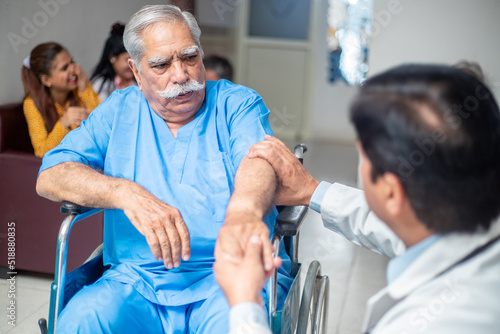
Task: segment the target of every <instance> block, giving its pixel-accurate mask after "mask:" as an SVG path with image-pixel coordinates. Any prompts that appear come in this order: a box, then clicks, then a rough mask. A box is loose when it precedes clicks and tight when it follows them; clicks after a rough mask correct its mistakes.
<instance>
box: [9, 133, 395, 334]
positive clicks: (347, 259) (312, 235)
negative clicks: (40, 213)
mask: <svg viewBox="0 0 500 334" xmlns="http://www.w3.org/2000/svg"><path fill="white" fill-rule="evenodd" d="M308 147H309V151H308V153H306V158H305V165H306V167H307V169H308V170H309V171H310V172H311V174H312V175H313V176H315V177H316V178H317V179H319V180H326V181H330V182H334V181H336V182H341V183H344V184H347V185H351V186H354V185H355V184H356V174H357V173H356V170H357V153H356V151H355V148H354V145H332V144H319V143H316V144H309V145H308ZM300 238H301V239H300V261H301V262H302V263H303V265H305V266H307V265H308V264H309V263H310V262H311V261H312V259H317V260H319V261H320V262H321V266H322V274H323V275H328V276H329V278H330V306H329V312H328V317H327V320H328V330H327V333H332V334H333V333H337V334H351V333H359V332H360V326H361V321H362V319H363V314H364V308H365V302H366V300H367V299H368V298H369V297H370V296H371V295H373V294H374V293H375V292H376V291H377V290H378V289H380V288H381V287H382V286H384V284H385V267H386V264H387V259H386V258H385V257H383V256H381V255H378V254H375V253H372V252H370V251H367V250H365V249H363V248H361V247H358V246H356V245H354V244H351V243H350V242H347V241H346V240H344V239H343V238H342V237H340V236H338V235H336V234H334V233H333V232H330V231H327V230H325V228H324V227H323V224H322V222H321V218H320V216H319V214H317V213H315V212H312V211H310V212H309V214H308V216H307V218H306V221H305V222H304V227H303V229H302V234H301V237H300ZM51 281H52V280H51V279H50V278H44V277H39V276H34V275H29V274H28V273H20V274H18V275H17V276H16V326H15V327H12V326H10V325H9V324H8V323H7V321H8V319H7V317H6V314H7V310H6V309H7V306H8V302H9V299H8V298H7V292H8V289H9V284H8V282H7V281H6V280H1V281H0V296H1V297H0V300H1V301H0V310H3V311H2V312H4V313H5V315H2V316H1V317H0V333H9V334H15V333H19V334H21V333H22V334H31V333H39V330H38V325H37V321H38V319H39V318H41V317H46V316H47V314H48V301H49V290H50V283H51Z"/></svg>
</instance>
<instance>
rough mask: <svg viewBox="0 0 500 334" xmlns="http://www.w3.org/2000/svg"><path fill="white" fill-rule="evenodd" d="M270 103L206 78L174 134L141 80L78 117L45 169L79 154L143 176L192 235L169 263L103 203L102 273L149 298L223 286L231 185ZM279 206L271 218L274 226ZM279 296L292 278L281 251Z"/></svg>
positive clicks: (184, 301)
mask: <svg viewBox="0 0 500 334" xmlns="http://www.w3.org/2000/svg"><path fill="white" fill-rule="evenodd" d="M268 116H269V110H268V109H267V108H266V106H265V105H264V102H263V101H262V99H261V98H260V96H259V95H258V94H257V93H256V92H255V91H253V90H251V89H249V88H246V87H243V86H239V85H234V84H232V83H230V82H229V81H225V80H221V81H218V82H214V81H208V82H207V87H206V98H205V101H204V103H203V105H202V107H201V109H200V111H199V112H198V113H197V114H196V116H195V118H194V119H193V120H192V121H191V122H190V123H188V124H186V125H184V126H183V127H181V128H180V129H179V130H178V132H177V138H175V137H174V136H173V135H172V133H171V131H170V130H169V128H168V127H167V125H166V123H165V121H164V120H163V119H162V118H161V117H160V116H158V115H157V114H156V113H155V112H154V111H153V110H152V109H151V107H150V106H149V104H148V102H147V100H146V99H145V97H144V95H143V94H142V92H141V91H139V89H138V87H137V86H133V87H129V88H127V89H124V90H121V91H116V92H115V93H113V94H112V96H111V97H110V98H108V99H107V100H106V101H104V102H103V103H102V104H101V105H99V106H98V107H97V108H96V109H95V110H94V111H93V112H92V113H91V114H90V116H89V117H88V119H87V120H86V121H84V122H83V123H82V125H81V126H80V127H79V128H77V129H75V130H73V131H71V132H70V133H69V134H68V135H67V136H66V137H65V138H64V140H63V141H62V143H61V144H60V145H59V146H58V147H56V148H55V149H53V150H52V151H50V152H48V153H47V154H46V155H45V157H44V159H43V164H42V167H41V169H40V170H41V171H42V170H45V169H47V168H50V167H52V166H55V165H57V164H59V163H62V162H66V161H76V162H80V163H83V164H86V165H89V166H91V167H92V168H94V169H96V170H100V171H102V172H103V173H104V174H105V175H108V176H113V177H118V178H124V179H128V180H131V181H134V182H137V183H138V184H140V185H141V186H143V187H144V188H145V189H147V190H148V191H149V192H151V193H152V194H153V195H155V196H156V197H157V198H159V199H160V200H162V201H164V202H165V203H167V204H169V205H171V206H173V207H176V208H177V209H179V211H180V212H181V214H182V217H183V219H184V221H185V222H186V225H187V227H188V229H189V232H190V237H191V258H190V260H188V261H182V262H181V266H180V267H179V268H174V269H171V270H167V269H166V268H165V266H164V264H163V262H161V261H158V260H156V259H155V258H154V257H153V255H152V252H151V250H150V248H149V246H148V244H147V242H146V239H145V237H144V236H143V235H142V234H140V233H139V232H138V231H137V229H136V228H135V227H134V226H133V225H132V224H131V223H130V221H129V220H128V218H127V217H126V216H125V214H124V213H123V211H122V210H105V213H104V219H105V224H104V252H103V255H104V262H105V264H109V265H111V269H110V270H108V271H107V272H106V273H105V275H104V277H103V278H102V279H105V280H108V281H115V282H120V283H126V284H130V285H132V286H133V287H134V288H135V290H136V291H137V292H138V293H139V294H140V295H142V296H143V297H144V298H145V299H147V300H148V301H149V302H151V303H154V304H158V305H163V306H168V307H175V306H183V305H189V304H191V303H194V302H198V301H201V300H205V299H207V298H208V297H209V296H211V295H213V294H214V293H220V288H219V287H218V285H217V283H216V282H215V279H214V275H213V270H212V265H213V262H214V255H213V253H214V246H215V241H216V239H217V236H218V233H219V229H220V227H221V226H222V223H223V221H224V216H225V211H226V207H227V204H228V202H229V198H230V195H231V191H232V189H233V182H234V176H235V174H236V170H237V168H238V166H239V164H240V162H241V160H242V159H243V157H244V156H245V154H246V153H247V152H248V149H249V148H250V146H251V145H253V144H255V143H257V142H259V141H261V140H263V139H264V135H265V134H272V130H271V127H270V124H269V120H268ZM275 218H276V210H274V211H273V212H272V213H271V214H270V215H269V216H268V217H266V218H265V221H266V223H267V224H268V225H269V226H272V224H273V223H274V220H275ZM281 255H282V256H283V257H284V263H285V264H284V267H282V268H281V269H280V275H279V280H280V288H279V289H278V290H279V294H280V298H279V299H280V300H281V301H282V300H283V298H284V295H285V294H286V292H287V291H288V288H289V286H290V284H291V282H292V280H291V278H290V276H289V275H288V274H287V273H286V272H287V271H288V269H289V265H290V263H289V260H288V258H287V257H286V255H285V254H281Z"/></svg>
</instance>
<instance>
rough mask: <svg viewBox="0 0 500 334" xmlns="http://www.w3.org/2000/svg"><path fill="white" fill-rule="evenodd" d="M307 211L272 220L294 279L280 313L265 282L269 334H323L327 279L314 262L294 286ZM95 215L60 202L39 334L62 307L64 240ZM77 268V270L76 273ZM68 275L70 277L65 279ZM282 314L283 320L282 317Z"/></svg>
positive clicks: (272, 287) (273, 288)
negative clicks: (51, 274) (51, 276)
mask: <svg viewBox="0 0 500 334" xmlns="http://www.w3.org/2000/svg"><path fill="white" fill-rule="evenodd" d="M294 151H295V155H296V157H297V158H298V159H299V160H300V162H301V163H302V162H303V154H304V153H305V152H306V151H307V147H306V146H305V145H304V144H299V145H297V146H296V147H295V149H294ZM307 210H308V209H307V207H304V206H293V207H283V209H282V210H281V211H280V213H279V215H278V217H277V219H276V224H275V226H274V232H273V234H272V236H271V242H272V244H273V246H274V247H275V249H276V252H275V254H273V255H274V256H277V253H278V251H279V249H280V243H281V242H282V241H283V239H284V241H285V248H286V250H287V253H288V254H289V256H290V259H291V262H292V272H291V275H292V277H294V283H293V284H292V287H291V288H290V291H289V294H288V296H287V298H286V301H285V306H284V307H283V310H281V311H278V310H277V271H275V273H274V275H273V276H271V277H270V278H269V281H268V296H269V314H268V316H269V324H270V326H271V330H272V332H273V334H279V333H281V334H285V333H287V334H288V333H289V334H293V333H297V334H305V333H307V331H308V329H311V333H326V323H327V319H326V313H327V310H328V285H329V279H328V276H321V265H320V263H319V262H318V261H313V262H311V264H310V267H309V269H308V272H307V275H306V278H305V283H304V288H303V291H302V293H300V292H299V291H300V284H298V283H296V282H297V281H298V280H299V279H300V277H299V274H300V270H301V268H300V263H299V262H298V242H299V230H300V225H301V224H302V222H303V220H304V218H305V216H306V215H307ZM99 211H101V209H90V208H85V207H81V206H79V205H76V204H73V203H69V202H63V203H62V205H61V212H62V213H64V214H68V216H67V217H66V218H65V219H64V220H63V222H62V224H61V227H60V230H59V235H58V240H57V257H56V271H55V275H54V283H52V285H51V294H50V309H49V317H48V324H47V320H46V319H45V318H41V319H39V320H38V325H39V327H40V330H41V333H42V334H47V333H48V334H53V333H55V330H56V327H57V318H58V316H59V314H60V312H61V311H62V309H63V307H64V304H65V288H66V284H65V283H66V276H67V275H66V259H67V250H68V238H69V233H70V232H71V228H72V227H73V224H74V223H76V222H77V221H80V220H83V219H85V218H87V217H89V216H91V215H93V214H96V213H98V212H99ZM96 251H97V250H96ZM96 251H94V253H92V255H91V256H90V257H89V259H88V260H87V261H86V262H85V263H87V262H90V261H92V260H93V256H94V255H97V256H99V255H101V256H102V254H99V252H98V253H97V254H95V253H96ZM101 253H102V248H101ZM84 265H85V264H84ZM84 265H82V266H81V267H83V266H84ZM81 267H79V268H81ZM79 268H77V270H78V269H79ZM104 270H105V269H104ZM103 272H104V271H103ZM70 274H71V273H69V274H68V275H70ZM101 274H102V273H101ZM97 278H98V277H93V278H92V279H90V282H88V283H86V284H82V285H81V286H78V288H81V287H83V285H89V284H92V283H93V282H95V280H97ZM298 295H301V301H300V303H298V302H297V300H298ZM66 297H67V296H66ZM283 314H285V315H286V316H285V317H283V316H282V315H283ZM297 316H298V319H297V321H295V320H293V319H290V317H291V318H295V317H297ZM309 320H312V324H309Z"/></svg>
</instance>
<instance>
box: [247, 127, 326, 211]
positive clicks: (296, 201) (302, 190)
mask: <svg viewBox="0 0 500 334" xmlns="http://www.w3.org/2000/svg"><path fill="white" fill-rule="evenodd" d="M247 157H249V158H262V159H265V160H266V161H267V162H269V164H270V165H271V166H273V168H274V171H275V172H276V175H277V176H278V179H279V187H278V194H277V198H276V204H277V205H304V206H308V205H309V202H310V200H311V196H312V194H313V193H314V190H315V189H316V187H317V186H318V184H319V182H318V181H316V180H315V179H314V178H313V177H312V176H311V174H309V173H308V172H307V170H306V169H305V168H304V166H302V164H301V163H300V161H299V159H297V157H296V156H295V155H294V154H293V153H292V152H291V151H290V150H289V149H288V147H286V145H285V144H284V143H283V142H282V141H280V140H279V139H277V138H275V137H272V136H268V135H266V140H265V141H262V142H259V143H257V144H255V145H253V146H252V147H251V148H250V150H249V152H248V154H247Z"/></svg>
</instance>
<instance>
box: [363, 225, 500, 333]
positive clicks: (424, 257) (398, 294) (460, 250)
mask: <svg viewBox="0 0 500 334" xmlns="http://www.w3.org/2000/svg"><path fill="white" fill-rule="evenodd" d="M499 235H500V219H498V220H497V221H496V222H495V223H493V224H492V225H491V227H490V229H489V230H488V231H486V232H478V233H474V234H467V233H452V234H448V235H444V236H442V237H441V238H440V239H439V240H438V241H436V243H435V244H434V245H432V246H430V247H429V249H427V250H426V251H425V252H424V253H422V254H421V255H420V256H419V257H418V258H417V259H415V261H414V262H413V263H412V264H411V265H410V266H409V267H408V268H407V269H406V270H405V271H404V272H403V273H401V275H400V276H399V277H398V278H397V279H396V280H394V282H392V283H391V284H390V285H388V286H387V287H385V288H384V289H382V290H381V291H379V292H378V293H377V294H375V295H374V296H373V297H371V298H370V299H369V300H368V303H367V308H366V315H365V319H364V322H363V332H368V330H369V329H371V328H373V326H375V324H376V323H377V322H378V321H379V320H380V319H381V318H382V316H383V315H384V314H385V313H386V312H387V311H388V310H389V309H390V308H392V307H393V306H394V305H396V304H397V303H398V302H399V301H401V300H402V299H404V298H405V297H406V296H408V295H409V294H410V293H411V292H412V291H414V290H416V289H417V288H418V287H420V286H422V285H424V284H425V283H427V282H429V281H431V280H433V279H434V278H435V277H437V276H439V275H440V274H441V273H443V272H445V271H446V270H448V269H450V268H451V267H452V266H454V265H455V264H457V263H458V262H459V261H460V260H462V259H463V258H465V257H466V256H468V255H469V254H471V253H472V252H474V251H475V250H476V249H478V248H479V247H481V246H483V245H485V244H486V243H488V242H489V241H490V240H492V239H495V238H497V237H498V236H499ZM429 263H432V266H429Z"/></svg>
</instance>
